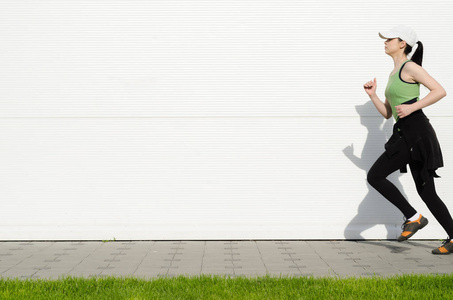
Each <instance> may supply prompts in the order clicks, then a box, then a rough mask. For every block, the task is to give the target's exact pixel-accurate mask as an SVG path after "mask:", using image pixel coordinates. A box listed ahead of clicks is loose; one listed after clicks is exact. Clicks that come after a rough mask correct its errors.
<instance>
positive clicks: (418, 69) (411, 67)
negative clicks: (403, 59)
mask: <svg viewBox="0 0 453 300" xmlns="http://www.w3.org/2000/svg"><path fill="white" fill-rule="evenodd" d="M404 69H405V71H406V72H407V73H409V74H410V75H412V76H414V75H416V74H421V73H428V72H426V70H425V69H424V68H423V67H422V66H420V65H418V64H416V63H414V62H413V61H409V62H407V63H406V66H405V67H404Z"/></svg>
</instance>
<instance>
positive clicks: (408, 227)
mask: <svg viewBox="0 0 453 300" xmlns="http://www.w3.org/2000/svg"><path fill="white" fill-rule="evenodd" d="M426 225H428V219H427V218H425V217H423V216H422V215H420V217H419V218H418V220H415V221H412V222H410V221H409V220H407V221H406V222H404V224H403V226H402V228H403V232H402V233H401V235H400V236H399V237H398V242H402V241H405V240H407V239H408V238H410V237H411V236H413V235H414V234H415V233H416V232H417V231H419V230H420V229H422V228H423V227H425V226H426Z"/></svg>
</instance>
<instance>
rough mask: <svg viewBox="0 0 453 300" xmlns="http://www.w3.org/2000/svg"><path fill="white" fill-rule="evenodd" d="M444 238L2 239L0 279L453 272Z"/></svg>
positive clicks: (347, 275) (366, 274)
mask: <svg viewBox="0 0 453 300" xmlns="http://www.w3.org/2000/svg"><path fill="white" fill-rule="evenodd" d="M440 244H441V243H440V242H439V241H417V240H416V241H410V242H403V243H398V242H396V241H115V242H91V241H86V242H59V241H57V242H0V277H3V278H22V279H27V278H39V279H58V278H61V277H67V276H77V277H93V276H97V277H102V276H121V277H140V278H155V277H160V276H178V275H188V276H196V275H202V274H211V275H227V276H248V277H256V276H265V275H269V276H314V277H321V276H329V277H352V276H353V277H369V276H393V275H401V274H450V273H453V255H445V256H436V255H432V254H431V250H432V249H433V248H436V247H438V246H440Z"/></svg>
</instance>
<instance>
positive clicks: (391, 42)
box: [384, 38, 405, 55]
mask: <svg viewBox="0 0 453 300" xmlns="http://www.w3.org/2000/svg"><path fill="white" fill-rule="evenodd" d="M384 44H385V53H386V54H388V55H391V54H394V53H397V52H398V51H400V50H402V49H404V46H405V42H404V41H402V42H401V41H400V40H399V39H398V38H394V39H387V40H386V41H385V42H384Z"/></svg>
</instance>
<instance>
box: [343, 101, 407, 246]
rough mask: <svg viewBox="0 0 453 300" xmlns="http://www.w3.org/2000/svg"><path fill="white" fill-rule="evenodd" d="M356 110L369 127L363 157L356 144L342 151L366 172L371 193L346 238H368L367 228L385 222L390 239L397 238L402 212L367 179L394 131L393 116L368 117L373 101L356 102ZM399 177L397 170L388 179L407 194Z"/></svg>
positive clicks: (360, 207) (359, 208) (350, 225)
mask: <svg viewBox="0 0 453 300" xmlns="http://www.w3.org/2000/svg"><path fill="white" fill-rule="evenodd" d="M356 111H357V113H358V114H359V115H360V123H361V124H362V125H363V126H365V127H366V128H367V129H368V135H367V139H366V142H365V145H364V147H363V151H362V154H361V156H360V157H358V156H356V155H355V154H354V144H352V145H351V146H348V147H346V148H345V149H344V150H343V153H344V154H345V155H346V157H347V158H349V159H350V160H351V162H352V163H353V164H354V165H355V166H357V167H358V168H360V169H361V170H363V171H364V172H363V178H364V180H363V184H366V186H367V188H368V193H367V194H366V195H365V198H364V199H363V201H362V202H361V203H360V205H359V207H358V211H357V215H356V216H355V217H354V218H353V219H352V220H351V221H350V222H349V224H348V225H347V226H346V229H345V231H344V237H345V238H346V239H351V240H357V239H365V238H364V237H363V235H362V233H363V232H364V231H366V230H368V229H370V228H372V227H375V226H376V225H384V226H385V228H386V230H387V239H396V238H397V236H398V235H399V234H400V233H401V232H400V231H401V228H400V226H401V224H402V223H403V215H402V214H401V213H400V211H399V210H398V209H397V208H396V207H395V206H393V205H392V204H391V203H390V202H389V201H387V199H385V198H384V197H383V196H382V195H381V194H379V193H378V192H377V191H376V190H375V189H374V188H373V187H371V186H370V185H369V184H368V182H367V181H366V175H367V174H368V171H369V170H370V168H371V166H372V165H373V164H374V162H375V161H376V159H377V158H378V156H376V150H380V149H382V151H378V152H379V154H378V155H381V154H382V153H383V152H384V144H385V143H386V142H387V140H388V138H389V137H390V136H391V134H392V129H393V119H392V118H390V119H388V120H386V119H385V118H381V117H379V118H375V117H366V116H370V115H372V114H373V113H375V112H376V108H375V107H374V104H373V102H372V101H369V102H367V103H365V104H364V105H357V106H356ZM400 176H401V173H400V172H399V171H396V172H395V173H393V174H391V175H390V176H389V177H388V179H389V180H390V181H391V182H392V183H393V184H395V186H396V187H397V188H398V189H399V190H400V191H401V192H402V193H403V195H404V196H405V197H406V195H405V193H404V191H403V187H402V185H401V183H400V181H399V177H400Z"/></svg>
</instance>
